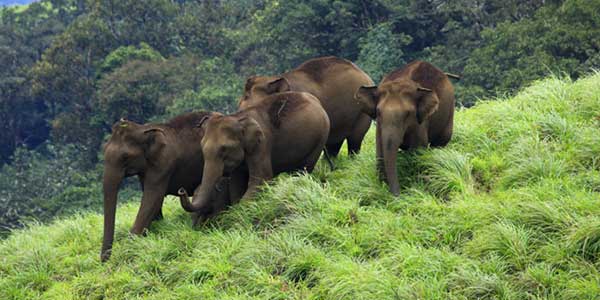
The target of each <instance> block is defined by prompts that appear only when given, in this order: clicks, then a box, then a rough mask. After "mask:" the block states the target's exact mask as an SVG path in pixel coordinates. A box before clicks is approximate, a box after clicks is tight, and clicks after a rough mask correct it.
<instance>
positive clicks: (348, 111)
mask: <svg viewBox="0 0 600 300" xmlns="http://www.w3.org/2000/svg"><path fill="white" fill-rule="evenodd" d="M373 84H374V83H373V81H372V80H371V78H370V77H369V75H367V74H366V73H365V72H363V71H362V70H361V69H360V68H358V67H357V66H356V65H355V64H353V63H352V62H350V61H347V60H345V59H341V58H338V57H334V56H328V57H319V58H314V59H311V60H308V61H306V62H304V63H303V64H301V65H300V66H298V67H297V68H295V69H293V70H291V71H289V72H287V73H283V74H281V75H278V76H254V77H250V78H248V80H247V81H246V85H245V88H244V94H243V96H242V97H241V98H240V100H239V105H238V106H239V108H240V109H244V108H247V107H249V106H252V105H255V104H256V103H259V102H260V101H261V100H262V99H264V98H265V97H267V96H269V95H273V94H275V93H281V92H287V91H296V92H307V93H310V94H313V95H314V96H315V97H317V99H319V101H320V102H321V105H322V106H323V108H324V109H325V111H326V112H327V116H328V117H329V122H330V123H331V127H330V128H331V129H330V132H329V138H328V139H327V143H326V148H325V149H326V152H325V154H326V155H329V156H334V157H335V156H337V154H338V153H339V151H340V148H341V146H342V143H343V142H344V140H347V141H348V152H349V153H350V154H355V153H358V152H359V151H360V147H361V143H362V140H363V138H364V136H365V134H366V133H367V131H368V130H369V127H370V126H371V119H370V118H369V116H368V115H366V114H364V113H362V112H361V107H360V106H359V105H358V104H357V103H356V101H354V92H355V91H356V90H357V89H358V88H359V87H361V86H363V85H367V86H368V85H373ZM330 164H331V162H330Z"/></svg>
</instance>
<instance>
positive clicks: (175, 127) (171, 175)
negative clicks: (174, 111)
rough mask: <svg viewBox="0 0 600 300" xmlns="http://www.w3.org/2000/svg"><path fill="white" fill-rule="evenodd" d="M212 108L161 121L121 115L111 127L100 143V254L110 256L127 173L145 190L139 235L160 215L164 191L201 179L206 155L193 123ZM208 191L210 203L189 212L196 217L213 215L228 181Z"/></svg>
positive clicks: (224, 202) (191, 185)
mask: <svg viewBox="0 0 600 300" xmlns="http://www.w3.org/2000/svg"><path fill="white" fill-rule="evenodd" d="M211 115H212V113H208V112H195V113H189V114H184V115H181V116H178V117H176V118H174V119H172V120H170V121H169V122H168V123H165V124H144V125H142V124H137V123H135V122H131V121H127V120H124V119H122V120H121V121H118V122H116V123H115V124H114V125H113V127H112V135H111V137H110V139H109V140H108V142H107V143H106V144H105V146H104V179H103V181H104V182H103V189H104V238H103V242H102V250H101V254H100V258H101V260H102V261H106V260H108V258H109V257H110V254H111V249H112V243H113V238H114V230H115V213H116V206H117V196H118V192H119V185H120V184H121V182H122V181H123V179H124V178H125V177H129V176H135V175H137V176H138V178H139V181H140V183H141V186H142V190H143V195H142V202H141V205H140V208H139V210H138V214H137V217H136V218H135V222H134V224H133V227H132V228H131V233H132V234H142V233H143V231H144V230H145V229H146V228H148V227H149V226H150V223H151V222H152V221H153V220H156V219H160V218H162V204H163V199H164V197H165V196H166V195H177V191H178V189H179V188H180V187H185V188H188V189H195V188H196V187H197V186H198V184H200V182H201V180H202V168H203V166H204V160H203V157H202V148H201V147H200V141H201V140H202V136H203V133H202V131H201V130H200V129H199V128H197V125H198V124H199V123H200V122H201V121H202V120H205V119H207V118H209V117H210V116H211ZM218 188H219V190H221V192H218V191H214V190H213V191H212V193H211V197H213V198H214V199H215V201H213V202H212V203H213V205H214V207H207V208H206V209H205V210H204V211H200V212H198V213H197V214H195V215H194V216H193V221H194V222H197V221H199V220H202V219H204V218H205V217H206V216H208V215H211V214H214V213H215V212H216V211H218V210H220V209H222V208H223V207H224V206H226V205H227V204H228V202H229V198H228V197H229V194H228V192H229V189H228V186H227V182H225V183H221V186H219V187H218Z"/></svg>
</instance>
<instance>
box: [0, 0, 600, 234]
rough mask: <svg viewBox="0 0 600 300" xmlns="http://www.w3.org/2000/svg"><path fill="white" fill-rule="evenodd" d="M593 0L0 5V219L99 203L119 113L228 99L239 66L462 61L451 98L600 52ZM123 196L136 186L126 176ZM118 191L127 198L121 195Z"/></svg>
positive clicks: (500, 88) (158, 117) (572, 70)
mask: <svg viewBox="0 0 600 300" xmlns="http://www.w3.org/2000/svg"><path fill="white" fill-rule="evenodd" d="M599 22H600V1H597V0H593V1H583V0H570V1H545V0H533V1H499V0H484V1H463V0H454V1H442V0H439V1H438V0H433V1H422V0H401V1H388V0H378V1H362V0H349V1H337V0H310V1H276V0H273V1H271V0H243V1H219V0H211V1H183V0H182V1H174V0H151V1H135V0H119V1H111V0H109V1H100V0H42V1H38V2H34V3H31V4H29V5H26V6H10V7H3V8H1V10H0V65H1V66H2V68H0V123H1V124H2V126H1V128H2V130H1V131H0V145H1V146H0V165H1V168H2V171H1V173H0V231H2V232H4V233H6V232H7V230H9V229H10V228H15V227H20V226H21V225H22V222H24V221H30V220H32V219H34V220H40V221H48V220H51V219H53V218H54V217H56V216H60V215H64V214H68V213H71V212H73V211H77V210H81V209H92V210H98V209H100V207H101V193H100V186H99V183H98V182H99V178H100V176H101V173H102V170H101V162H102V159H103V158H102V155H101V151H100V150H101V147H102V144H103V142H104V141H105V140H106V137H107V136H108V134H109V133H110V128H111V125H112V124H113V123H114V122H115V121H117V120H119V119H120V118H126V119H129V120H133V121H137V122H153V121H163V120H166V119H168V118H169V117H172V116H174V115H177V114H180V113H182V112H187V111H192V110H211V111H220V112H232V111H234V110H235V109H236V103H237V100H238V98H239V97H240V95H241V93H242V88H243V83H244V81H245V79H246V78H247V77H248V76H251V75H256V74H260V75H270V74H277V73H280V72H283V71H285V70H289V69H291V68H293V67H295V66H297V65H298V64H300V63H301V62H303V61H305V60H307V59H309V58H313V57H318V56H326V55H335V56H339V57H343V58H346V59H349V60H351V61H353V62H355V63H356V64H357V65H358V66H359V67H361V68H362V69H364V70H365V71H366V72H367V73H368V74H369V75H370V76H371V77H372V78H373V80H374V81H375V82H378V81H379V80H380V79H381V78H382V76H383V75H385V74H386V73H387V72H390V71H391V70H393V69H395V68H398V67H400V66H402V65H404V64H406V63H408V62H410V61H412V60H415V59H420V60H425V61H429V62H431V63H433V64H434V65H436V66H438V67H439V68H441V69H442V70H444V71H447V72H451V73H455V74H460V75H461V76H462V79H461V80H460V81H459V82H457V83H456V98H457V101H458V106H459V107H463V108H468V107H471V106H473V105H474V104H476V103H477V102H478V101H480V99H482V98H490V97H506V96H509V95H512V94H514V93H515V92H516V91H518V90H519V89H520V88H521V87H523V86H527V85H528V84H529V83H531V82H532V81H534V80H536V79H540V78H543V77H546V76H548V75H549V74H555V75H557V76H568V77H570V78H572V79H577V78H579V77H581V76H585V75H586V74H590V72H592V71H593V70H594V69H597V68H599V67H600V40H599V39H598V38H597V37H598V36H600V24H598V23H599ZM128 188H129V192H130V194H131V195H133V194H134V193H136V191H137V189H138V188H137V186H136V185H135V184H132V183H130V184H129V185H128ZM125 198H127V197H125Z"/></svg>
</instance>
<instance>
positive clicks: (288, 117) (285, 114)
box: [180, 92, 329, 212]
mask: <svg viewBox="0 0 600 300" xmlns="http://www.w3.org/2000/svg"><path fill="white" fill-rule="evenodd" d="M202 129H203V130H204V137H203V138H202V142H201V144H202V153H203V155H204V159H205V162H204V171H203V177H202V183H201V184H200V185H199V186H198V187H197V188H196V190H195V191H194V195H193V201H192V202H190V201H189V197H188V196H187V193H186V192H185V190H182V191H181V193H180V201H181V206H182V207H183V208H184V209H185V210H186V211H188V212H194V211H198V210H200V209H202V208H203V207H204V206H205V205H207V204H209V201H210V197H209V195H210V192H211V190H212V189H213V186H214V185H215V183H216V182H218V180H219V179H220V178H222V177H223V176H229V177H230V178H231V179H230V180H231V181H232V182H233V183H235V185H239V184H240V183H239V182H244V181H245V183H246V186H247V189H246V191H245V193H244V194H243V196H242V197H241V199H240V200H245V199H248V198H250V197H252V195H253V194H254V193H255V191H256V190H257V187H258V186H259V185H260V184H262V183H264V182H265V181H267V180H270V179H271V178H273V176H275V175H277V174H279V173H282V172H291V171H297V170H306V171H307V172H311V171H312V170H313V168H314V166H315V164H316V163H317V160H318V159H319V157H320V155H321V151H323V147H324V146H325V142H326V141H327V137H328V134H329V118H328V117H327V113H326V112H325V110H323V108H322V107H321V105H320V103H319V100H318V99H317V98H315V96H313V95H312V94H309V93H298V92H284V93H277V94H273V95H271V96H268V97H266V98H265V99H263V100H262V101H261V102H260V103H259V104H257V105H254V106H251V107H248V108H246V109H242V110H240V111H238V112H236V113H234V114H232V115H228V116H225V115H213V116H211V117H210V118H209V119H207V120H206V121H205V122H204V123H203V124H202ZM232 185H233V184H232ZM236 200H237V199H236Z"/></svg>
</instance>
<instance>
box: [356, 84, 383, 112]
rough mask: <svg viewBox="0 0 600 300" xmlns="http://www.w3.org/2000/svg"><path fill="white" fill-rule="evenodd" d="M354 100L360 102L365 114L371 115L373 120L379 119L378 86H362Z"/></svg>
mask: <svg viewBox="0 0 600 300" xmlns="http://www.w3.org/2000/svg"><path fill="white" fill-rule="evenodd" d="M354 99H356V101H358V103H359V105H360V107H361V110H362V112H363V113H365V114H367V115H369V116H370V117H371V118H373V119H375V118H376V117H377V115H376V113H375V112H376V108H377V101H378V99H379V97H378V96H377V86H376V85H374V86H361V87H360V88H358V90H357V91H356V93H355V94H354Z"/></svg>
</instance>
